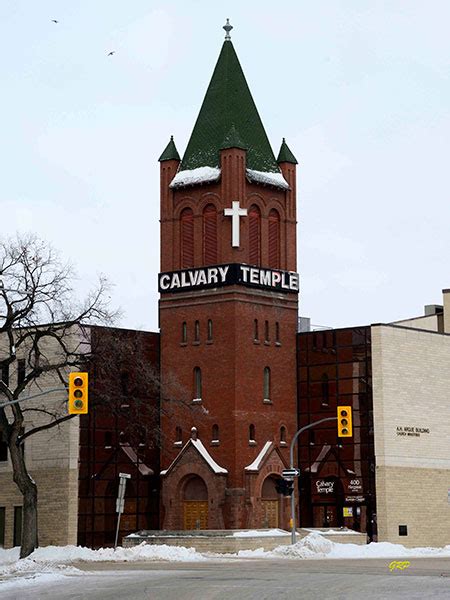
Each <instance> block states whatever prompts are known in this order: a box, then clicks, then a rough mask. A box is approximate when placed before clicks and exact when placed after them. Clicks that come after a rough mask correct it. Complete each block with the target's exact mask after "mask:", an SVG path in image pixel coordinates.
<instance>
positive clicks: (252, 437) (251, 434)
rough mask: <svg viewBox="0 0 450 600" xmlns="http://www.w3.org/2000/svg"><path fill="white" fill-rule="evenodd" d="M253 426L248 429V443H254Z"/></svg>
mask: <svg viewBox="0 0 450 600" xmlns="http://www.w3.org/2000/svg"><path fill="white" fill-rule="evenodd" d="M255 437H256V435H255V426H254V425H250V426H249V428H248V441H249V442H254V441H255Z"/></svg>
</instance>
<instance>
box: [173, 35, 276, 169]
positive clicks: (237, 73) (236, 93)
mask: <svg viewBox="0 0 450 600" xmlns="http://www.w3.org/2000/svg"><path fill="white" fill-rule="evenodd" d="M233 126H234V128H235V131H236V136H235V137H238V138H239V136H237V132H238V131H239V135H240V136H241V139H242V140H244V142H245V149H247V167H248V168H249V169H254V170H256V171H265V172H272V173H279V171H280V170H279V167H278V164H277V162H276V160H275V156H274V154H273V152H272V148H271V147H270V143H269V140H268V138H267V135H266V132H265V131H264V126H263V124H262V122H261V119H260V117H259V114H258V110H257V108H256V106H255V103H254V102H253V98H252V95H251V93H250V90H249V88H248V85H247V82H246V81H245V76H244V73H243V71H242V68H241V65H240V64H239V60H238V57H237V55H236V52H235V50H234V48H233V44H232V43H231V41H230V40H228V39H226V40H225V42H224V43H223V46H222V50H221V52H220V55H219V59H218V61H217V64H216V68H215V69H214V73H213V76H212V78H211V81H210V84H209V86H208V89H207V91H206V95H205V99H204V100H203V104H202V107H201V109H200V113H199V115H198V117H197V121H196V123H195V125H194V129H193V131H192V134H191V138H190V140H189V143H188V145H187V148H186V152H185V153H184V156H183V160H182V162H181V166H180V169H181V170H191V169H196V168H198V167H206V166H208V167H219V166H220V164H219V163H220V156H219V151H220V149H221V148H223V144H224V142H225V143H227V144H229V140H227V138H228V135H229V133H230V130H232V128H233ZM234 142H235V139H234ZM234 142H233V143H234ZM242 146H243V144H242V141H240V142H239V146H238V147H242ZM228 147H230V146H228Z"/></svg>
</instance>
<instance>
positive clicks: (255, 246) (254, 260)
mask: <svg viewBox="0 0 450 600" xmlns="http://www.w3.org/2000/svg"><path fill="white" fill-rule="evenodd" d="M248 232H249V244H248V247H249V261H250V264H251V265H260V264H261V211H260V210H259V208H258V207H257V206H255V205H253V206H251V207H250V208H249V210H248Z"/></svg>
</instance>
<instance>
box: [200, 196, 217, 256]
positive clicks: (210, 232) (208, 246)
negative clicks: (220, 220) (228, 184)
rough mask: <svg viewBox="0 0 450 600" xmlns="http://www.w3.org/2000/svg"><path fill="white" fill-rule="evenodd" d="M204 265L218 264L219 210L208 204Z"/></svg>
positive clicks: (204, 217) (205, 222)
mask: <svg viewBox="0 0 450 600" xmlns="http://www.w3.org/2000/svg"><path fill="white" fill-rule="evenodd" d="M203 263H204V264H205V265H215V264H216V263H217V209H216V207H215V206H214V204H208V205H207V206H205V209H204V211H203Z"/></svg>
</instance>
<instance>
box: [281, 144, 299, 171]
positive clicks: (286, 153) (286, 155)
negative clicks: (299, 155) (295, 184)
mask: <svg viewBox="0 0 450 600" xmlns="http://www.w3.org/2000/svg"><path fill="white" fill-rule="evenodd" d="M277 162H278V163H282V162H287V163H293V164H294V165H298V161H297V159H296V158H295V156H294V155H293V154H292V152H291V151H290V150H289V146H288V145H287V144H286V140H285V139H284V138H283V141H282V142H281V148H280V152H279V154H278V158H277Z"/></svg>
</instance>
